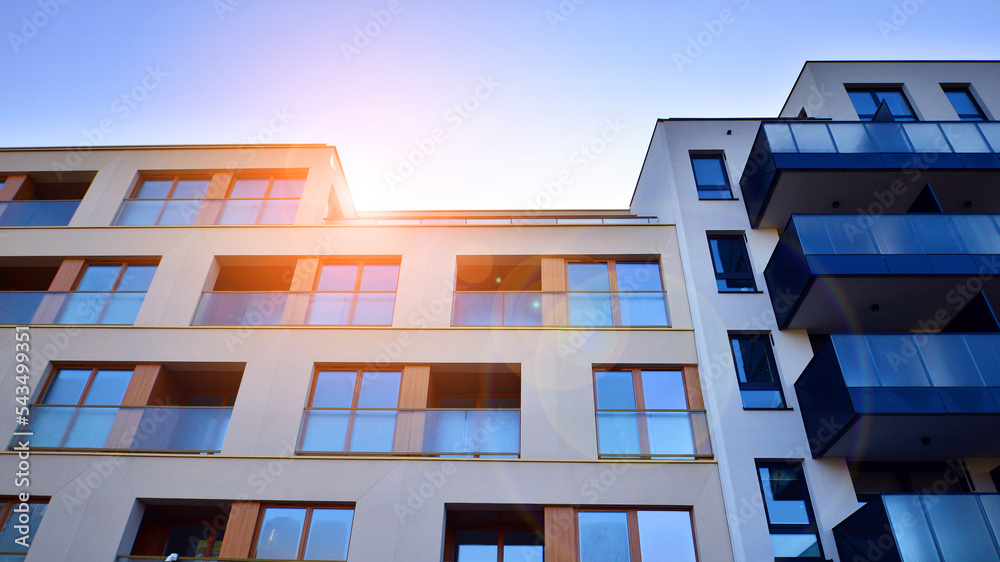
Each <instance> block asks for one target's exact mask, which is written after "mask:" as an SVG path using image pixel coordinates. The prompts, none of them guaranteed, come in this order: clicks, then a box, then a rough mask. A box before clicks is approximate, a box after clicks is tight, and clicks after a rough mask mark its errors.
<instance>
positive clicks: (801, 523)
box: [757, 461, 823, 562]
mask: <svg viewBox="0 0 1000 562" xmlns="http://www.w3.org/2000/svg"><path fill="white" fill-rule="evenodd" d="M757 474H758V477H759V478H760V487H761V494H762V496H763V498H764V511H765V513H766V515H767V526H768V529H769V531H770V533H771V547H772V548H773V549H774V559H775V560H776V561H778V562H781V561H783V560H816V561H820V560H823V549H822V547H821V546H820V543H819V535H818V534H817V529H816V519H815V518H814V517H813V511H812V504H811V503H810V502H809V492H808V490H807V489H806V479H805V476H804V475H803V473H802V465H801V463H798V462H793V461H757Z"/></svg>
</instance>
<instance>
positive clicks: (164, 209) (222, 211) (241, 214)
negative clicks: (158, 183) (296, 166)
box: [115, 199, 299, 226]
mask: <svg viewBox="0 0 1000 562" xmlns="http://www.w3.org/2000/svg"><path fill="white" fill-rule="evenodd" d="M298 210H299V200H298V199H128V200H126V201H125V202H124V204H123V205H122V208H121V211H120V212H119V213H118V218H117V219H115V224H116V225H119V226H121V225H131V226H152V225H160V226H167V225H174V226H190V225H213V224H218V225H250V224H292V223H294V222H295V214H296V213H297V212H298Z"/></svg>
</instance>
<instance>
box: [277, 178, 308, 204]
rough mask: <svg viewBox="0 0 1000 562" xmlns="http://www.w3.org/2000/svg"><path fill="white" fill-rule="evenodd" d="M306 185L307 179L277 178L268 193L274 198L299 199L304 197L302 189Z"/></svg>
mask: <svg viewBox="0 0 1000 562" xmlns="http://www.w3.org/2000/svg"><path fill="white" fill-rule="evenodd" d="M305 186H306V180H292V179H282V178H276V179H275V180H274V183H273V184H271V192H270V193H269V194H268V197H270V198H272V199H276V198H286V197H287V198H294V199H298V198H300V197H302V189H303V188H304V187H305Z"/></svg>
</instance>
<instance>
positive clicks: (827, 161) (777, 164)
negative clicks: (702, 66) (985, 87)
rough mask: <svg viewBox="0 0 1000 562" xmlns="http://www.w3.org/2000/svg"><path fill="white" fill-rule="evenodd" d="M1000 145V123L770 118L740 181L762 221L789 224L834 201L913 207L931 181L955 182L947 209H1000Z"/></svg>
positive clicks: (850, 208) (945, 197) (757, 221)
mask: <svg viewBox="0 0 1000 562" xmlns="http://www.w3.org/2000/svg"><path fill="white" fill-rule="evenodd" d="M998 152H1000V123H962V122H953V121H952V122H940V123H933V122H914V123H894V122H888V123H884V122H882V123H878V122H823V121H813V122H792V123H784V122H767V123H762V124H761V127H760V130H759V131H758V132H757V138H756V140H755V141H754V145H753V149H752V150H751V152H750V158H749V160H748V161H747V164H746V167H745V169H744V171H743V177H742V178H741V179H740V188H741V190H742V193H743V199H744V203H745V204H746V207H747V214H748V215H749V217H750V222H751V223H752V224H753V225H754V227H760V228H777V229H781V228H783V227H784V226H785V225H786V224H787V222H788V219H789V217H790V216H791V215H792V214H793V213H823V212H829V210H830V208H831V206H832V204H833V203H834V202H836V203H837V204H838V206H839V207H840V208H843V209H845V211H847V212H856V209H859V208H860V209H864V210H867V209H868V208H869V206H870V205H872V204H873V203H875V202H876V201H880V202H881V204H882V205H883V207H882V211H880V212H886V211H887V212H890V213H900V212H905V211H906V210H907V209H908V208H909V206H910V205H911V204H912V203H913V201H914V200H915V199H916V197H917V195H918V192H919V191H920V189H918V188H920V187H923V185H924V184H925V183H927V182H930V183H932V184H934V185H939V184H941V185H946V186H947V187H948V188H949V189H943V190H939V192H938V193H939V200H940V203H941V205H942V207H943V208H944V210H945V212H955V211H959V210H961V209H962V208H963V207H964V204H965V202H966V201H974V202H975V204H976V209H977V210H979V211H981V212H1000V192H998V191H997V189H996V182H997V180H998V179H1000V157H998V154H997V153H998ZM917 171H919V172H920V174H919V183H915V182H917V181H918V180H917V179H915V177H914V174H915V172H917ZM830 172H833V173H830ZM968 172H974V173H971V174H970V173H968ZM897 180H899V181H900V183H899V184H898V186H899V187H897V188H896V190H895V191H889V190H890V186H891V185H892V184H893V182H895V181H897ZM876 194H882V195H883V197H882V198H881V199H877V198H876V197H875V195H876Z"/></svg>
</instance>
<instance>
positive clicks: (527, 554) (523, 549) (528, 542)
mask: <svg viewBox="0 0 1000 562" xmlns="http://www.w3.org/2000/svg"><path fill="white" fill-rule="evenodd" d="M544 542H545V541H544V538H543V537H542V536H541V533H539V532H535V531H504V533H503V560H504V562H540V561H541V560H542V557H543V554H544V549H545V547H544Z"/></svg>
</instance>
